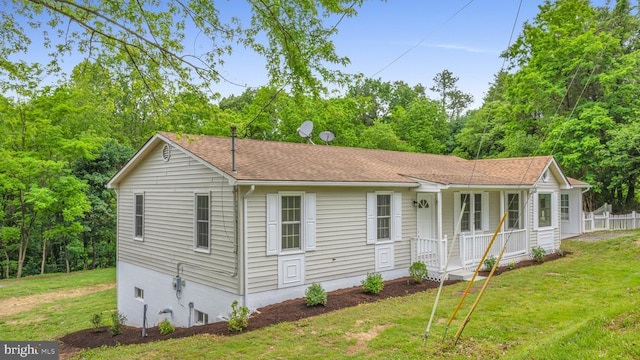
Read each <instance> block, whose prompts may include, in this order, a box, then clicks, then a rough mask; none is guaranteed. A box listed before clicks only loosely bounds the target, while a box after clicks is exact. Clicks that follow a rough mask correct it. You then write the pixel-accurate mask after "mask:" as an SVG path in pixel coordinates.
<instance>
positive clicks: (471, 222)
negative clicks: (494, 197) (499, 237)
mask: <svg viewBox="0 0 640 360" xmlns="http://www.w3.org/2000/svg"><path fill="white" fill-rule="evenodd" d="M488 199H489V193H487V192H477V193H455V195H454V203H455V209H456V210H455V214H454V216H455V222H454V224H455V223H457V221H458V217H459V216H460V210H461V209H462V205H465V207H464V212H463V213H462V219H461V220H460V231H462V232H469V231H472V230H487V228H488V225H489V211H488V209H489V207H488V205H489V200H488ZM472 214H473V216H472Z"/></svg>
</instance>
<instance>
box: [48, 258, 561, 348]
mask: <svg viewBox="0 0 640 360" xmlns="http://www.w3.org/2000/svg"><path fill="white" fill-rule="evenodd" d="M566 255H567V252H565V253H564V254H558V253H556V254H549V255H546V256H545V261H551V260H555V259H557V258H560V257H562V256H566ZM538 264H540V263H538V262H534V261H533V260H525V261H521V262H519V263H517V264H515V268H522V267H526V266H532V265H538ZM506 271H511V270H510V269H509V268H508V266H501V267H498V268H497V269H496V272H495V274H494V275H500V274H502V273H504V272H506ZM488 274H489V272H488V271H481V272H479V275H482V276H487V275H488ZM456 282H458V281H451V280H448V281H445V285H450V284H453V283H456ZM438 286H439V282H436V281H429V280H425V281H423V282H422V283H420V284H416V283H415V282H413V281H412V280H411V279H410V278H401V279H396V280H390V281H386V282H385V285H384V289H383V290H382V291H381V292H380V293H379V294H377V295H372V294H368V293H365V292H364V291H363V290H362V287H360V286H354V287H351V288H347V289H341V290H336V291H332V292H329V293H327V295H328V298H327V299H328V300H327V306H314V307H307V306H306V304H305V299H304V298H298V299H293V300H288V301H285V302H282V303H278V304H273V305H269V306H266V307H263V308H259V309H258V310H257V311H256V313H254V314H252V315H251V317H250V319H249V326H248V327H247V328H246V329H245V332H246V331H252V330H256V329H260V328H263V327H266V326H270V325H274V324H278V323H281V322H287V321H296V320H300V319H304V318H307V317H311V316H317V315H322V314H326V313H329V312H332V311H335V310H339V309H343V308H347V307H351V306H356V305H359V304H365V303H371V302H375V301H378V300H382V299H386V298H390V297H400V296H405V295H408V294H414V293H417V292H421V291H425V290H428V289H433V288H437V287H438ZM197 334H213V335H222V336H231V335H236V334H238V333H232V332H229V330H228V329H227V323H226V322H217V323H212V324H207V325H201V326H193V327H190V328H176V330H175V331H174V332H173V333H171V334H169V335H161V334H160V331H159V330H158V328H157V327H153V328H149V329H147V336H146V337H142V336H141V335H142V330H141V328H137V327H130V326H125V327H124V328H123V332H122V333H121V334H119V335H116V336H111V334H109V332H108V331H107V328H106V327H103V328H100V329H98V331H96V330H95V329H85V330H80V331H77V332H74V333H71V334H67V335H65V336H63V337H62V338H60V342H61V344H60V351H61V355H62V356H63V357H64V355H65V354H73V353H74V352H77V351H78V350H80V349H87V348H97V347H101V346H116V345H129V344H141V343H149V342H153V341H161V340H166V339H173V338H182V337H186V336H192V335H197Z"/></svg>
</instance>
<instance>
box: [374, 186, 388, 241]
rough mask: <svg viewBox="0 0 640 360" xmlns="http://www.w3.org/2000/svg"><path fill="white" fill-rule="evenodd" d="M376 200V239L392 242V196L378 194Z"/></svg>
mask: <svg viewBox="0 0 640 360" xmlns="http://www.w3.org/2000/svg"><path fill="white" fill-rule="evenodd" d="M376 200H377V201H376V230H377V231H376V233H377V237H376V239H377V240H378V241H381V240H391V194H378V195H377V197H376Z"/></svg>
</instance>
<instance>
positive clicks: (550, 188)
mask: <svg viewBox="0 0 640 360" xmlns="http://www.w3.org/2000/svg"><path fill="white" fill-rule="evenodd" d="M554 175H555V174H553V173H552V174H550V176H549V179H548V181H546V182H544V181H542V180H538V192H539V193H540V192H553V193H555V195H554V196H555V197H556V202H555V205H556V207H555V209H553V211H554V212H553V214H554V215H555V217H556V219H555V224H556V227H555V228H554V231H553V247H554V249H559V248H560V223H561V222H562V220H561V219H560V183H559V182H558V179H556V177H555V176H554ZM551 204H552V205H553V202H552V203H551ZM532 210H533V208H532ZM532 212H533V211H532ZM534 216H537V214H536V215H534ZM532 220H533V219H532ZM532 224H533V222H532ZM537 245H538V242H537V239H536V243H535V245H534V244H533V243H532V245H531V246H537Z"/></svg>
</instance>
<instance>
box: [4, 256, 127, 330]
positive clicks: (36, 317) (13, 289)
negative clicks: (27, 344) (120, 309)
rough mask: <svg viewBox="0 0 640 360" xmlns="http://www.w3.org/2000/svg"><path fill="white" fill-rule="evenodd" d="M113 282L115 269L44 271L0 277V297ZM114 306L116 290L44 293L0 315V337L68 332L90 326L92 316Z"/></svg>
mask: <svg viewBox="0 0 640 360" xmlns="http://www.w3.org/2000/svg"><path fill="white" fill-rule="evenodd" d="M114 282H115V269H114V268H111V269H100V270H91V271H79V272H75V273H71V274H47V275H40V276H30V277H25V278H22V279H9V280H1V281H0V286H1V287H0V301H11V300H10V299H15V301H16V303H20V302H21V301H22V302H24V301H27V299H28V298H27V297H28V296H30V295H38V294H47V293H55V294H62V295H64V294H65V292H68V291H71V290H74V289H78V288H81V287H85V286H96V285H102V284H110V283H114ZM115 308H116V291H115V289H109V290H104V291H98V292H93V293H89V294H84V295H82V296H79V297H68V298H63V297H60V298H58V297H53V296H52V297H51V298H47V297H45V298H44V299H43V300H39V302H38V304H37V306H36V307H33V308H31V309H28V310H25V311H22V312H19V313H16V314H14V315H7V316H3V317H2V318H0V338H2V340H4V341H11V340H16V341H18V340H23V341H24V340H55V339H57V338H59V337H61V336H63V335H65V334H68V333H70V332H74V331H78V330H82V329H86V328H88V327H91V317H92V316H93V314H95V313H98V312H104V313H108V312H110V311H113V310H115Z"/></svg>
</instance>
